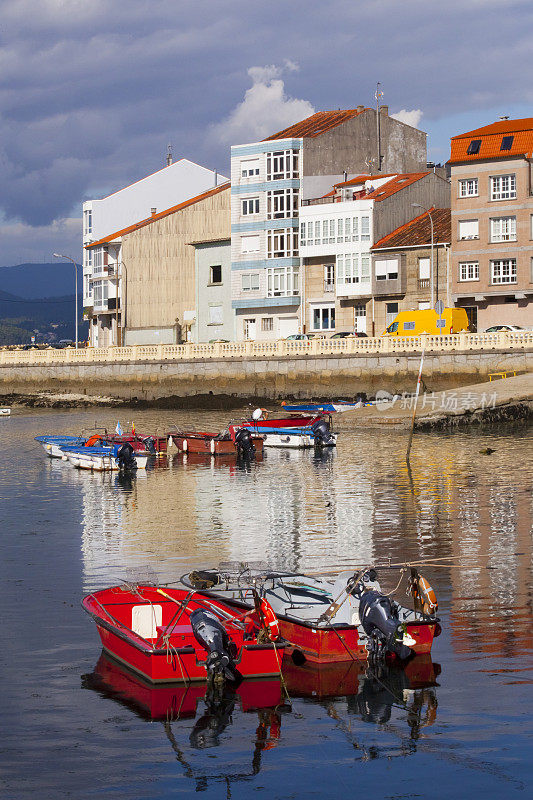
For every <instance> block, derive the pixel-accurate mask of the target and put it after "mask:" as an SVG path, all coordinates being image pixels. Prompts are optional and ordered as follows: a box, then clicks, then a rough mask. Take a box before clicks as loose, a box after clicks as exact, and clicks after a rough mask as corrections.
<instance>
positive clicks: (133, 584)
mask: <svg viewBox="0 0 533 800" xmlns="http://www.w3.org/2000/svg"><path fill="white" fill-rule="evenodd" d="M121 582H122V584H123V585H124V586H125V587H126V588H127V589H129V590H130V592H136V591H137V588H138V587H139V586H158V585H159V577H158V575H157V573H156V572H154V570H153V569H152V567H151V566H148V565H146V566H143V567H136V568H135V569H131V570H129V571H128V573H127V575H126V576H125V577H124V578H122V581H121Z"/></svg>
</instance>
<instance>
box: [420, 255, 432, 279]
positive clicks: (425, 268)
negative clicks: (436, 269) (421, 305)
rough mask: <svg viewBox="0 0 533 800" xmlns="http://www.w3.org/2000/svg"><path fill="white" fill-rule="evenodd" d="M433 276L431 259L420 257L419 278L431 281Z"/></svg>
mask: <svg viewBox="0 0 533 800" xmlns="http://www.w3.org/2000/svg"><path fill="white" fill-rule="evenodd" d="M430 277H431V259H430V258H419V259H418V278H419V280H421V281H426V280H427V281H429V279H430Z"/></svg>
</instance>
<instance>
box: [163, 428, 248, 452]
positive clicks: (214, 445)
mask: <svg viewBox="0 0 533 800" xmlns="http://www.w3.org/2000/svg"><path fill="white" fill-rule="evenodd" d="M168 443H169V446H170V445H172V444H175V445H176V447H177V448H178V450H180V451H181V452H182V453H197V454H201V455H212V456H220V455H234V456H237V455H243V456H251V455H253V454H255V453H262V452H263V437H262V436H259V435H255V436H254V435H253V434H251V433H250V432H249V431H247V430H245V429H243V428H241V427H240V426H238V425H230V426H229V428H228V430H227V431H224V432H223V433H206V432H204V431H174V432H170V433H169V434H168Z"/></svg>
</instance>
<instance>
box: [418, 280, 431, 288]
mask: <svg viewBox="0 0 533 800" xmlns="http://www.w3.org/2000/svg"><path fill="white" fill-rule="evenodd" d="M418 288H419V289H429V278H419V279H418Z"/></svg>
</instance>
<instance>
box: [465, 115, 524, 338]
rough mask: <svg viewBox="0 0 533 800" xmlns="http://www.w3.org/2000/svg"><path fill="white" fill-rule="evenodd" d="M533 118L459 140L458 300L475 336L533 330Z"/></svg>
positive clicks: (505, 122)
mask: <svg viewBox="0 0 533 800" xmlns="http://www.w3.org/2000/svg"><path fill="white" fill-rule="evenodd" d="M532 153H533V118H530V119H520V120H509V119H501V120H500V121H498V122H495V123H493V124H492V125H487V126H486V127H483V128H478V129H477V130H473V131H469V132H468V133H464V134H461V135H460V136H454V137H453V138H452V140H451V157H450V162H449V164H450V167H451V191H452V229H451V232H452V247H451V271H452V272H451V274H452V297H453V300H454V302H455V304H456V305H458V306H463V307H464V308H466V310H467V314H468V316H469V319H470V323H471V328H472V329H473V330H480V331H482V330H485V329H486V328H487V327H490V326H492V325H496V324H515V325H519V326H522V327H531V326H532V325H533V194H532V192H533V182H532V176H533V157H532Z"/></svg>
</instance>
